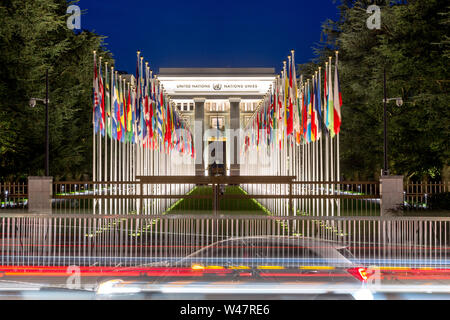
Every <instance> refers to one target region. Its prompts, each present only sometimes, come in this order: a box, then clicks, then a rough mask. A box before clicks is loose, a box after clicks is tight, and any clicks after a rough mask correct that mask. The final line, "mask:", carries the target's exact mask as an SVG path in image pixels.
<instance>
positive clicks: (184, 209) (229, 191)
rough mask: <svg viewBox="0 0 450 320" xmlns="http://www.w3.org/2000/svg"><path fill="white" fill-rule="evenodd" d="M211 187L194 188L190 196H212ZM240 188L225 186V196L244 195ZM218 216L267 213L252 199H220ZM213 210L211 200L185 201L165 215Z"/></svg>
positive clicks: (209, 212) (204, 212) (208, 212)
mask: <svg viewBox="0 0 450 320" xmlns="http://www.w3.org/2000/svg"><path fill="white" fill-rule="evenodd" d="M212 194H213V190H212V187H196V188H195V189H194V190H193V191H192V192H191V193H190V195H208V196H212ZM245 194H246V193H245V191H244V190H242V189H241V188H240V187H235V186H227V187H226V188H225V195H245ZM219 208H220V214H223V215H229V214H232V215H267V214H268V213H269V212H268V211H267V209H265V208H264V207H263V206H261V204H259V203H258V202H257V201H256V200H253V199H221V200H220V203H219ZM212 210H213V201H212V199H185V200H181V201H179V202H178V203H176V204H175V205H174V206H173V207H172V208H170V209H169V210H168V211H167V212H166V213H167V214H211V213H212Z"/></svg>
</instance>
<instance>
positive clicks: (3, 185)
mask: <svg viewBox="0 0 450 320" xmlns="http://www.w3.org/2000/svg"><path fill="white" fill-rule="evenodd" d="M0 204H1V206H0V209H19V208H20V209H24V208H26V207H27V205H28V184H27V183H21V182H0Z"/></svg>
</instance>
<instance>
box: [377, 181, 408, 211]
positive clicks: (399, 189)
mask: <svg viewBox="0 0 450 320" xmlns="http://www.w3.org/2000/svg"><path fill="white" fill-rule="evenodd" d="M380 194H381V216H392V215H394V214H395V212H396V211H398V210H400V209H401V206H402V205H403V201H404V198H403V176H381V178H380Z"/></svg>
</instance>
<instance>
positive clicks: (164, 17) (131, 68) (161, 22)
mask: <svg viewBox="0 0 450 320" xmlns="http://www.w3.org/2000/svg"><path fill="white" fill-rule="evenodd" d="M78 5H79V6H80V8H81V9H82V10H83V11H85V12H84V14H83V15H82V18H81V26H82V28H83V29H88V30H91V31H94V32H96V33H98V34H101V35H104V36H107V39H106V43H107V48H108V49H109V50H110V51H111V52H112V53H113V55H114V58H115V59H116V66H117V69H119V70H123V71H127V72H129V73H134V72H135V70H136V51H137V50H141V51H142V53H143V55H144V57H145V61H148V62H149V63H150V66H151V69H152V70H155V71H158V70H159V68H160V67H235V68H237V67H275V68H276V69H277V70H280V69H281V67H282V61H283V60H285V59H286V58H287V56H288V55H289V54H290V50H292V49H294V50H295V51H296V54H295V55H296V62H297V63H304V62H308V61H309V60H311V59H312V58H313V57H314V54H313V50H312V47H313V46H314V45H315V44H316V43H317V42H319V41H320V33H321V24H322V23H323V22H324V21H326V20H327V18H331V19H336V18H337V17H338V9H337V4H336V3H334V1H333V0H284V1H279V0H271V1H266V0H259V1H248V0H242V1H235V0H228V1H215V0H209V1H205V0H195V1H192V0H185V1H182V0H177V1H175V0H172V1H170V0H169V1H168V0H161V1H153V0H125V1H124V0H81V1H79V3H78Z"/></svg>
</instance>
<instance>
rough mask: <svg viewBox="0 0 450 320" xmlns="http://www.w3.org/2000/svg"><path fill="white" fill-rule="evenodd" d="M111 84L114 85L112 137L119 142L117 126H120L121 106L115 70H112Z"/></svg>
mask: <svg viewBox="0 0 450 320" xmlns="http://www.w3.org/2000/svg"><path fill="white" fill-rule="evenodd" d="M111 83H112V88H111V90H112V104H111V114H112V117H111V135H112V138H113V139H114V140H117V130H118V129H117V125H118V122H117V110H118V108H119V106H118V101H117V94H116V93H117V90H116V84H115V81H114V69H112V71H111ZM119 126H120V124H119Z"/></svg>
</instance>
